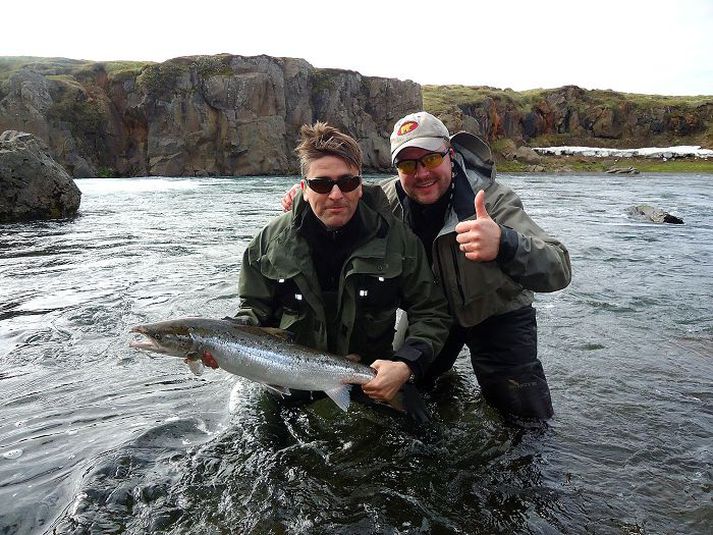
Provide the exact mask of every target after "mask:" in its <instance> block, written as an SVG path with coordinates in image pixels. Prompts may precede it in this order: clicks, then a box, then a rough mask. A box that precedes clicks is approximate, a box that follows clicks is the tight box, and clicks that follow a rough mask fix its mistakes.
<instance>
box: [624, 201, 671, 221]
mask: <svg viewBox="0 0 713 535" xmlns="http://www.w3.org/2000/svg"><path fill="white" fill-rule="evenodd" d="M628 212H629V213H630V214H632V215H635V216H637V217H640V218H642V219H646V220H647V221H651V222H653V223H673V224H676V225H682V224H683V219H681V218H680V217H676V216H675V215H671V214H669V213H668V212H664V211H663V210H661V209H660V208H654V207H653V206H650V205H648V204H639V205H637V206H632V207H631V208H629V209H628Z"/></svg>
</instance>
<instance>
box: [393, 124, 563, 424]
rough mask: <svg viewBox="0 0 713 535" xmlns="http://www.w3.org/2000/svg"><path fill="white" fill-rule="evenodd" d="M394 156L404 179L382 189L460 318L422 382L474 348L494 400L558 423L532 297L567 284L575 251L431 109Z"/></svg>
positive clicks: (398, 132) (397, 129) (404, 135)
mask: <svg viewBox="0 0 713 535" xmlns="http://www.w3.org/2000/svg"><path fill="white" fill-rule="evenodd" d="M391 160H392V163H393V164H394V165H395V166H396V169H397V171H398V177H395V178H393V179H389V180H387V181H385V182H383V183H382V184H381V186H382V188H383V189H384V192H385V193H386V195H387V197H388V199H389V203H390V206H391V208H392V211H393V213H394V214H395V215H396V216H397V217H398V218H400V219H402V220H404V221H405V222H407V223H408V225H409V226H410V227H411V229H412V230H413V231H414V233H415V234H416V235H417V236H418V237H419V238H420V239H421V241H422V242H423V244H424V245H425V247H426V252H427V255H428V257H429V261H431V264H432V267H433V271H434V274H435V275H436V278H437V279H438V280H440V283H441V285H442V287H443V289H444V291H445V293H446V296H447V297H448V302H449V305H450V311H451V314H452V315H453V316H454V319H455V324H454V326H453V327H452V328H451V332H450V335H449V338H448V340H447V341H446V345H445V346H444V348H443V350H442V351H441V353H440V354H439V356H438V357H437V358H436V360H435V361H434V363H433V365H432V366H431V367H430V369H429V371H428V373H427V376H426V377H424V382H425V383H428V382H429V381H433V380H435V378H437V377H438V375H440V374H442V373H443V372H445V371H447V370H448V369H450V368H451V367H452V365H453V363H454V362H455V360H456V358H457V356H458V354H459V353H460V351H461V349H462V348H463V346H464V345H467V346H468V348H469V350H470V356H471V362H472V365H473V369H474V371H475V374H476V377H477V379H478V382H479V384H480V387H481V391H482V394H483V396H484V398H485V399H486V400H487V401H488V403H490V404H492V405H493V406H495V407H496V408H498V409H499V410H501V411H502V412H504V413H506V414H510V415H514V416H518V417H526V418H538V419H547V418H550V417H551V416H552V414H553V410H552V401H551V398H550V392H549V387H548V385H547V379H546V378H545V374H544V371H543V368H542V364H541V362H540V361H539V359H538V358H537V322H536V317H535V309H534V308H533V307H532V302H533V292H552V291H556V290H560V289H562V288H564V287H565V286H567V285H568V284H569V282H570V279H571V265H570V260H569V254H568V252H567V249H566V248H565V247H564V245H562V244H561V243H560V242H559V241H557V240H555V239H554V238H551V237H550V236H548V235H547V234H546V233H545V232H544V231H543V230H542V229H541V228H540V227H539V226H537V224H536V223H535V222H534V221H532V219H530V217H529V216H528V215H527V213H525V210H524V209H523V206H522V202H521V201H520V199H519V197H518V196H517V195H516V194H515V193H514V192H513V191H512V190H511V189H510V188H509V187H507V186H505V185H503V184H500V183H498V182H497V181H496V180H495V165H494V163H493V160H492V155H491V152H490V147H488V145H487V144H486V143H485V142H484V141H482V140H481V139H480V138H478V137H477V136H474V135H473V134H470V133H468V132H459V133H457V134H455V135H453V136H451V135H450V133H449V132H448V129H447V128H446V126H445V125H444V124H443V123H442V122H441V121H440V120H439V119H438V118H436V117H434V116H433V115H431V114H430V113H427V112H423V111H422V112H418V113H413V114H410V115H407V116H406V117H404V118H402V119H401V120H399V121H398V122H397V123H396V125H395V126H394V131H393V133H392V134H391Z"/></svg>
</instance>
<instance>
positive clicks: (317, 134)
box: [295, 121, 363, 177]
mask: <svg viewBox="0 0 713 535" xmlns="http://www.w3.org/2000/svg"><path fill="white" fill-rule="evenodd" d="M295 152H296V153H297V155H298V156H299V158H300V171H301V172H302V176H303V177H306V176H307V171H308V170H309V167H310V165H312V162H314V161H315V160H318V159H319V158H324V157H325V156H336V157H337V158H340V159H342V160H343V161H344V162H346V163H347V164H349V165H352V166H354V167H356V168H357V169H358V172H359V173H361V164H362V160H363V156H362V152H361V148H360V147H359V144H358V143H357V142H356V140H355V139H354V138H353V137H351V136H349V135H347V134H345V133H343V132H341V131H339V130H337V129H336V128H334V127H333V126H330V125H328V124H327V123H323V122H320V121H318V122H316V123H314V124H313V125H308V124H305V125H303V126H302V128H300V144H299V145H297V148H296V149H295Z"/></svg>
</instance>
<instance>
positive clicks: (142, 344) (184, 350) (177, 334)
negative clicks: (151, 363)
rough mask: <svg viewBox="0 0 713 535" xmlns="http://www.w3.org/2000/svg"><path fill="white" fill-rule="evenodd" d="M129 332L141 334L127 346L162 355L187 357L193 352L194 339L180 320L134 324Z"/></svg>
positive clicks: (185, 324) (187, 326)
mask: <svg viewBox="0 0 713 535" xmlns="http://www.w3.org/2000/svg"><path fill="white" fill-rule="evenodd" d="M130 332H132V333H136V334H139V335H141V336H140V337H139V338H137V339H135V340H131V341H130V342H129V347H133V348H135V349H143V350H145V351H151V352H153V353H160V354H162V355H170V356H173V357H182V358H187V357H190V356H191V355H192V354H194V353H195V345H196V344H195V339H194V337H193V334H192V332H191V328H190V326H189V325H188V324H187V323H186V322H185V321H182V320H169V321H160V322H158V323H146V324H144V325H136V326H134V327H132V328H131V330H130Z"/></svg>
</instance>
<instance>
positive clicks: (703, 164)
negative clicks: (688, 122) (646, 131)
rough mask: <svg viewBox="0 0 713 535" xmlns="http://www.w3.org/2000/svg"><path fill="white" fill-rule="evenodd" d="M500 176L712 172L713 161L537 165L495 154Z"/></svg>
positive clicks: (560, 160) (545, 158) (574, 159)
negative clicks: (620, 170)
mask: <svg viewBox="0 0 713 535" xmlns="http://www.w3.org/2000/svg"><path fill="white" fill-rule="evenodd" d="M495 161H496V164H497V169H498V172H499V173H527V172H531V173H532V172H535V173H581V172H584V173H602V172H607V171H608V170H610V169H612V168H622V167H623V168H628V167H633V168H634V169H636V170H638V171H639V172H642V173H710V174H713V160H711V159H708V160H705V159H701V158H676V159H672V160H652V159H651V158H596V157H587V156H550V155H540V158H539V161H538V162H537V163H528V162H524V161H521V160H516V159H508V158H506V157H505V156H503V155H502V154H497V153H496V154H495Z"/></svg>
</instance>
